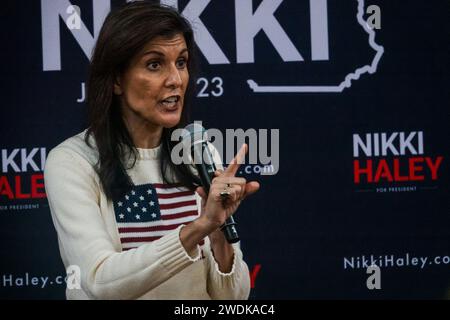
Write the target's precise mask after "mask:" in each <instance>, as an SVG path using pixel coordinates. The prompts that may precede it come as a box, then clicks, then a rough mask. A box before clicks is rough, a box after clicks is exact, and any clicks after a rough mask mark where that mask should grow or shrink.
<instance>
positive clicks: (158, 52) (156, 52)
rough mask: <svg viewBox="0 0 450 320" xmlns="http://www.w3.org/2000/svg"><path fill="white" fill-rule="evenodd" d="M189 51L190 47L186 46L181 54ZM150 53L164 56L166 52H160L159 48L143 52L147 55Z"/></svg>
mask: <svg viewBox="0 0 450 320" xmlns="http://www.w3.org/2000/svg"><path fill="white" fill-rule="evenodd" d="M187 51H188V49H187V48H184V49H183V50H181V51H180V53H179V55H182V54H183V53H185V52H187ZM149 54H156V55H158V56H161V57H164V53H162V52H160V51H157V50H150V51H147V52H145V53H144V54H143V56H146V55H149Z"/></svg>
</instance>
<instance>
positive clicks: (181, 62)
mask: <svg viewBox="0 0 450 320" xmlns="http://www.w3.org/2000/svg"><path fill="white" fill-rule="evenodd" d="M186 64H187V61H186V60H185V59H181V60H178V61H177V67H178V68H180V69H182V68H184V67H186Z"/></svg>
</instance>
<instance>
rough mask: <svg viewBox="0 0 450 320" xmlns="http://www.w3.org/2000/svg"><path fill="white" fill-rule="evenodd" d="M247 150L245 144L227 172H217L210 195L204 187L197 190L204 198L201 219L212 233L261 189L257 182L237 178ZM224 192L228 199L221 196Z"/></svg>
mask: <svg viewBox="0 0 450 320" xmlns="http://www.w3.org/2000/svg"><path fill="white" fill-rule="evenodd" d="M247 150H248V147H247V144H244V145H243V146H242V147H241V149H240V150H239V152H238V153H237V154H236V156H235V157H234V158H233V160H232V161H231V163H230V165H229V166H228V167H227V168H226V170H225V171H216V173H215V178H214V179H213V180H212V183H211V187H210V190H209V194H208V195H207V194H206V192H205V190H204V189H203V187H199V188H197V190H196V191H197V193H198V194H199V195H200V197H201V198H202V208H201V218H203V219H204V221H205V223H206V224H207V225H208V226H209V228H210V229H211V231H214V230H216V229H218V228H219V227H220V226H222V225H223V224H224V223H225V220H226V219H227V218H228V217H230V216H231V215H232V214H234V213H235V212H236V210H237V208H238V207H239V205H240V204H241V201H242V200H243V199H244V198H246V197H247V196H249V195H251V194H253V193H255V192H256V191H258V189H259V187H260V186H259V183H258V182H256V181H251V182H247V181H246V179H244V178H240V177H236V173H237V171H238V169H239V166H240V164H241V163H242V162H243V159H244V157H245V154H246V153H247ZM224 191H227V192H228V193H229V195H228V196H227V197H226V198H224V197H223V196H222V195H221V193H222V192H224Z"/></svg>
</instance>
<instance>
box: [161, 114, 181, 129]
mask: <svg viewBox="0 0 450 320" xmlns="http://www.w3.org/2000/svg"><path fill="white" fill-rule="evenodd" d="M180 120H181V117H177V116H174V117H165V119H164V120H163V121H162V123H161V124H162V126H163V127H164V128H166V129H170V128H173V127H175V126H176V125H177V124H178V123H180Z"/></svg>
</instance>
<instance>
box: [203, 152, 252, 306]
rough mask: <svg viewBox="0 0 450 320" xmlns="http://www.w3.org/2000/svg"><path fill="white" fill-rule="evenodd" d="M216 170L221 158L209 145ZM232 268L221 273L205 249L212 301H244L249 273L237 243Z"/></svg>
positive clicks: (247, 292)
mask: <svg viewBox="0 0 450 320" xmlns="http://www.w3.org/2000/svg"><path fill="white" fill-rule="evenodd" d="M209 149H210V150H211V154H212V157H213V159H214V163H215V165H216V167H217V169H220V170H224V167H223V164H222V163H223V162H222V158H221V156H220V154H219V152H218V150H217V149H216V148H215V147H214V145H213V144H209ZM233 249H234V258H233V266H232V268H231V271H230V272H229V273H223V272H221V271H220V269H219V265H218V264H217V261H216V260H215V258H214V254H213V252H212V250H211V247H210V246H208V247H207V248H206V253H205V258H206V261H207V265H208V293H209V295H210V296H211V298H212V299H220V300H244V299H248V296H249V294H250V273H249V270H248V267H247V264H246V263H245V261H244V260H243V256H242V251H241V249H240V245H239V243H235V244H233Z"/></svg>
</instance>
